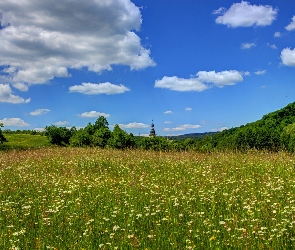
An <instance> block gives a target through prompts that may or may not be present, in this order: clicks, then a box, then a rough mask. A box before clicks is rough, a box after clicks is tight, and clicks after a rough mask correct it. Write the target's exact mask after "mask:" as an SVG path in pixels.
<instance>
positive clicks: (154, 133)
mask: <svg viewBox="0 0 295 250" xmlns="http://www.w3.org/2000/svg"><path fill="white" fill-rule="evenodd" d="M154 127H155V125H154V122H153V120H152V125H151V131H150V137H152V136H156V131H155V128H154Z"/></svg>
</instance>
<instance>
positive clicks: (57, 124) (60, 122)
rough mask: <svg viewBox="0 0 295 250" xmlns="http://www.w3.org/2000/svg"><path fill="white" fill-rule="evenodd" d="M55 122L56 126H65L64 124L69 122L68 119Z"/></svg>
mask: <svg viewBox="0 0 295 250" xmlns="http://www.w3.org/2000/svg"><path fill="white" fill-rule="evenodd" d="M53 124H54V125H56V126H64V125H67V124H69V122H67V121H58V122H55V123H53Z"/></svg>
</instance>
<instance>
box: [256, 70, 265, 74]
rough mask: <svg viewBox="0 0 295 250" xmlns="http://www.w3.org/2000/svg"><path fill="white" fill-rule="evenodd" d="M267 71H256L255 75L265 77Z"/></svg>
mask: <svg viewBox="0 0 295 250" xmlns="http://www.w3.org/2000/svg"><path fill="white" fill-rule="evenodd" d="M266 71H267V70H258V71H255V72H254V74H255V75H264V74H265V73H266Z"/></svg>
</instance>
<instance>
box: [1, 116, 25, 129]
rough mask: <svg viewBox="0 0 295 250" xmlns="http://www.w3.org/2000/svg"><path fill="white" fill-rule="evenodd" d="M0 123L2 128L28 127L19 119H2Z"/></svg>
mask: <svg viewBox="0 0 295 250" xmlns="http://www.w3.org/2000/svg"><path fill="white" fill-rule="evenodd" d="M0 123H3V125H4V126H7V127H28V126H30V125H29V124H28V123H26V122H25V121H24V120H22V119H20V118H4V119H3V120H0Z"/></svg>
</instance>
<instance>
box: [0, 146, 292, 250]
mask: <svg viewBox="0 0 295 250" xmlns="http://www.w3.org/2000/svg"><path fill="white" fill-rule="evenodd" d="M294 166H295V158H294V155H291V154H286V153H283V152H279V153H267V152H249V153H245V154H242V153H215V154H199V153H194V152H182V153H161V152H148V151H139V150H134V151H116V150H106V149H105V150H103V149H95V148H82V149H81V148H44V149H38V150H27V151H8V152H0V249H161V250H162V249H294V241H295V175H294Z"/></svg>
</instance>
